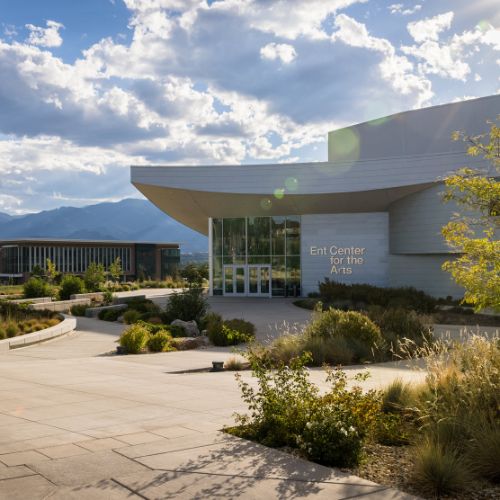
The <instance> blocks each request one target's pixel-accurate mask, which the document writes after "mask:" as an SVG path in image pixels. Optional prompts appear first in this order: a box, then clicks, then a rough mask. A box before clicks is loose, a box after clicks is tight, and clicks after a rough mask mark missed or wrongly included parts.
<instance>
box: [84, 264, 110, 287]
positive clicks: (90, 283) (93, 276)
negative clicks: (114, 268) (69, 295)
mask: <svg viewBox="0 0 500 500" xmlns="http://www.w3.org/2000/svg"><path fill="white" fill-rule="evenodd" d="M83 281H84V282H85V288H86V289H87V290H88V291H89V292H98V291H99V289H100V287H101V285H102V284H103V283H104V282H105V281H106V270H105V269H104V266H103V265H102V264H96V263H95V262H91V263H90V264H89V265H88V266H87V269H86V271H85V274H84V275H83Z"/></svg>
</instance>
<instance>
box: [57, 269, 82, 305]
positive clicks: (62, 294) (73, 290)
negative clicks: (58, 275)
mask: <svg viewBox="0 0 500 500" xmlns="http://www.w3.org/2000/svg"><path fill="white" fill-rule="evenodd" d="M84 292H85V283H84V282H83V280H82V279H81V278H79V277H78V276H74V275H72V274H66V275H65V276H64V278H63V279H62V281H61V288H60V289H59V298H60V299H61V300H69V299H70V298H71V295H76V294H79V293H84Z"/></svg>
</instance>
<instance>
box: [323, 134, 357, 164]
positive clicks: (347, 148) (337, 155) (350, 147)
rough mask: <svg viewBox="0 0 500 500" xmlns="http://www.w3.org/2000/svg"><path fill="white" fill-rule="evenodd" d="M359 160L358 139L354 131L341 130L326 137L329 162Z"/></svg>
mask: <svg viewBox="0 0 500 500" xmlns="http://www.w3.org/2000/svg"><path fill="white" fill-rule="evenodd" d="M358 158H359V137H358V134H357V132H356V130H355V129H352V128H342V129H340V130H334V131H333V132H330V134H329V137H328V160H329V161H355V160H357V159H358Z"/></svg>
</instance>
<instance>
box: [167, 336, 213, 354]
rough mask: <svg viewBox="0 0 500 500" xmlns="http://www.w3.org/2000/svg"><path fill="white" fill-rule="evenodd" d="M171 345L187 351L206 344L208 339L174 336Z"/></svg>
mask: <svg viewBox="0 0 500 500" xmlns="http://www.w3.org/2000/svg"><path fill="white" fill-rule="evenodd" d="M172 345H173V346H174V347H175V348H176V349H177V350H179V351H187V350H188V349H197V348H198V347H206V346H208V339H207V337H176V338H173V339H172Z"/></svg>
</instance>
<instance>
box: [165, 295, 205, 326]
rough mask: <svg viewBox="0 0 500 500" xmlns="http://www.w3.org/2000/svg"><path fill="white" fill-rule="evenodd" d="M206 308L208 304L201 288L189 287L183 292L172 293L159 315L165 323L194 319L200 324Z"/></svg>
mask: <svg viewBox="0 0 500 500" xmlns="http://www.w3.org/2000/svg"><path fill="white" fill-rule="evenodd" d="M207 310H208V304H207V301H206V299H205V297H204V296H203V290H202V289H200V288H191V289H189V290H187V291H186V292H183V293H173V294H172V295H171V296H170V298H169V301H168V302H167V306H166V308H165V312H164V313H163V314H162V316H161V317H162V320H163V322H164V323H166V324H170V323H172V321H174V320H176V319H181V320H182V321H192V320H194V321H196V323H197V324H198V326H200V325H201V323H202V319H203V317H204V316H205V315H206V313H207Z"/></svg>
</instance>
